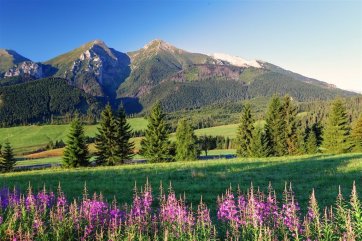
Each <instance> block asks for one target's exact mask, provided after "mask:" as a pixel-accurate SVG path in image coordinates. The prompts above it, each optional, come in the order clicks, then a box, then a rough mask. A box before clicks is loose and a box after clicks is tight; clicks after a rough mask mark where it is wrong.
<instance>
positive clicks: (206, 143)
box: [198, 135, 213, 156]
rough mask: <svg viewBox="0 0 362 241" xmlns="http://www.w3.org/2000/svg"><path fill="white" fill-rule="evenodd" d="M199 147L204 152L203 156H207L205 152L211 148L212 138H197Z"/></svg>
mask: <svg viewBox="0 0 362 241" xmlns="http://www.w3.org/2000/svg"><path fill="white" fill-rule="evenodd" d="M198 139H199V140H198V143H199V147H200V149H201V150H202V151H204V152H205V156H207V152H208V151H209V150H210V149H211V148H212V146H213V145H212V137H211V136H207V135H203V136H200V137H199V138H198Z"/></svg>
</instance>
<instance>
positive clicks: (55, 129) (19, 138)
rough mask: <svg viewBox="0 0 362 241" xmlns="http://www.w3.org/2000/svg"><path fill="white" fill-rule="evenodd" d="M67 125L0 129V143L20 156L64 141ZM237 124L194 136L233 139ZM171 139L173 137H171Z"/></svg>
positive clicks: (139, 122)
mask: <svg viewBox="0 0 362 241" xmlns="http://www.w3.org/2000/svg"><path fill="white" fill-rule="evenodd" d="M129 122H130V124H131V126H132V128H133V129H134V130H142V129H145V128H146V126H147V120H146V119H144V118H132V119H129ZM68 128H69V125H42V126H36V125H32V126H19V127H10V128H0V143H4V142H5V141H6V140H9V141H10V143H11V144H12V145H13V147H14V150H15V152H16V153H18V154H21V153H25V152H29V151H33V150H36V149H38V148H41V147H44V146H45V145H46V144H47V143H49V141H50V140H53V141H55V140H61V139H62V140H65V139H66V136H67V133H68ZM236 130H237V124H231V125H223V126H216V127H210V128H205V129H199V130H195V133H196V135H198V136H202V135H212V136H225V137H229V138H235V135H236ZM96 131H97V126H96V125H90V126H85V132H86V135H88V136H91V137H92V136H94V135H95V133H96ZM171 138H173V135H171ZM139 142H140V139H139V138H136V140H135V144H136V148H138V147H139Z"/></svg>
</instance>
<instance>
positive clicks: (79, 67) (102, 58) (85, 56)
mask: <svg viewBox="0 0 362 241" xmlns="http://www.w3.org/2000/svg"><path fill="white" fill-rule="evenodd" d="M129 64H130V60H129V58H128V56H127V55H126V54H123V53H121V52H118V51H115V50H113V49H110V48H108V47H107V46H106V45H105V44H104V43H103V42H102V41H99V40H96V41H94V42H93V43H92V44H91V45H90V46H89V48H88V49H86V50H85V51H84V52H82V53H81V54H80V55H79V57H78V58H77V59H75V60H74V61H73V63H72V65H71V67H70V68H69V69H67V70H66V71H65V73H64V75H63V77H65V78H67V79H69V80H71V81H72V82H73V84H75V85H76V86H78V87H80V88H81V89H83V90H84V91H85V92H87V93H89V94H92V95H96V96H101V95H104V94H107V95H110V94H112V92H115V90H116V89H117V87H118V86H119V85H120V83H122V82H123V81H124V79H125V78H126V77H127V76H128V75H129V72H130V70H129Z"/></svg>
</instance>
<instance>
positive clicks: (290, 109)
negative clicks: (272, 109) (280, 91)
mask: <svg viewBox="0 0 362 241" xmlns="http://www.w3.org/2000/svg"><path fill="white" fill-rule="evenodd" d="M297 113H298V111H297V107H296V106H295V105H293V103H292V98H291V97H290V96H285V97H284V98H283V103H282V116H283V120H284V122H285V123H284V128H285V131H284V133H285V141H286V143H285V144H286V147H287V154H289V155H294V154H297V153H298V137H297Z"/></svg>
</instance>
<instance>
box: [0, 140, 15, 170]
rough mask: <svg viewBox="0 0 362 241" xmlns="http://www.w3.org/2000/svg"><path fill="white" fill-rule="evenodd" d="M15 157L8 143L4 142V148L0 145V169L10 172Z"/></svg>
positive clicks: (13, 165)
mask: <svg viewBox="0 0 362 241" xmlns="http://www.w3.org/2000/svg"><path fill="white" fill-rule="evenodd" d="M15 164H16V159H15V157H14V153H13V148H12V147H11V145H10V143H9V142H8V141H7V142H5V145H4V148H2V146H1V145H0V171H4V172H10V171H12V170H13V169H14V167H15Z"/></svg>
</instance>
